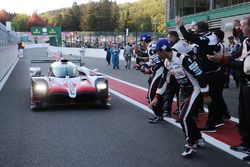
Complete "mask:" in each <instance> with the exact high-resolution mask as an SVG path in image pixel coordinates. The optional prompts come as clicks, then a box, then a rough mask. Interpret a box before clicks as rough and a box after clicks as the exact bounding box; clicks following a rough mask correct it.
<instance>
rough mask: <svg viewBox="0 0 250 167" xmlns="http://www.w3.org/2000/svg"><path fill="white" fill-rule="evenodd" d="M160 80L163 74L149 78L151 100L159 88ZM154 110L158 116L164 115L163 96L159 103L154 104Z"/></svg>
mask: <svg viewBox="0 0 250 167" xmlns="http://www.w3.org/2000/svg"><path fill="white" fill-rule="evenodd" d="M160 80H161V75H159V76H152V78H150V79H149V90H148V100H149V102H152V101H153V100H154V98H155V94H156V90H157V88H158V85H159V82H160ZM152 110H153V112H154V114H155V115H156V116H158V117H162V116H163V113H164V110H163V98H162V96H161V97H160V98H159V100H158V102H157V104H156V105H154V106H153V108H152Z"/></svg>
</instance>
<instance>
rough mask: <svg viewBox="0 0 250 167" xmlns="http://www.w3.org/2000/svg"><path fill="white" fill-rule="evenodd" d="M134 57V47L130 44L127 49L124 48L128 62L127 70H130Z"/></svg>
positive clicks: (124, 54)
mask: <svg viewBox="0 0 250 167" xmlns="http://www.w3.org/2000/svg"><path fill="white" fill-rule="evenodd" d="M132 56H133V48H132V45H131V44H130V43H128V44H127V45H126V47H125V48H124V52H123V57H124V58H125V62H126V66H125V68H127V69H130V66H131V58H132Z"/></svg>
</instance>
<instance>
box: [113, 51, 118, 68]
mask: <svg viewBox="0 0 250 167" xmlns="http://www.w3.org/2000/svg"><path fill="white" fill-rule="evenodd" d="M112 63H113V68H114V69H115V68H117V69H118V68H119V55H118V54H113V55H112Z"/></svg>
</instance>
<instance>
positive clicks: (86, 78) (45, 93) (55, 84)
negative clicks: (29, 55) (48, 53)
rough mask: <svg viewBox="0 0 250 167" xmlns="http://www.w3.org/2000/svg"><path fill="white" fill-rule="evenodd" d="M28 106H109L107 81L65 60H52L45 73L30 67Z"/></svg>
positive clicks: (34, 108) (38, 68)
mask: <svg viewBox="0 0 250 167" xmlns="http://www.w3.org/2000/svg"><path fill="white" fill-rule="evenodd" d="M30 75H31V109H32V110H37V109H44V108H46V107H48V106H51V105H59V104H86V103H87V104H93V103H95V104H99V105H101V106H103V107H105V108H110V104H109V103H108V102H109V99H110V96H109V91H108V80H107V78H106V77H105V76H103V75H100V74H96V73H95V72H94V71H92V70H90V69H88V68H86V67H84V66H78V65H77V64H74V63H73V62H70V61H68V60H66V59H62V60H59V61H55V62H53V63H52V64H51V65H50V67H49V72H48V76H43V75H41V68H40V67H30Z"/></svg>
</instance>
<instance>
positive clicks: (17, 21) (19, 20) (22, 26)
mask: <svg viewBox="0 0 250 167" xmlns="http://www.w3.org/2000/svg"><path fill="white" fill-rule="evenodd" d="M27 22H28V16H27V15H26V14H17V15H16V16H15V17H14V18H13V19H12V26H13V27H14V28H15V31H19V32H24V31H26V25H27Z"/></svg>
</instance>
